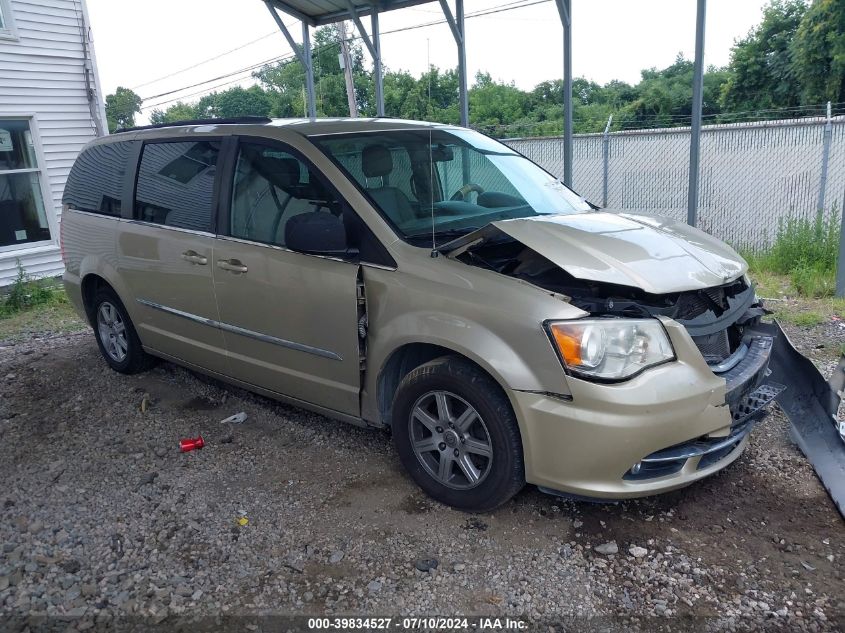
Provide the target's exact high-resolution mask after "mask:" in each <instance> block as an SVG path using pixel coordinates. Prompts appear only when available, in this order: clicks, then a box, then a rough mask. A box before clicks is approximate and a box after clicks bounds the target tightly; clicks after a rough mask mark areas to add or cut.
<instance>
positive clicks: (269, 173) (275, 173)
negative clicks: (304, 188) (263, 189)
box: [246, 152, 299, 190]
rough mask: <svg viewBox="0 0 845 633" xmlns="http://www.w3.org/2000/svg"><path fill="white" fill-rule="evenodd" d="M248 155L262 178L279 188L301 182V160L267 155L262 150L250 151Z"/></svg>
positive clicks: (285, 187) (251, 163)
mask: <svg viewBox="0 0 845 633" xmlns="http://www.w3.org/2000/svg"><path fill="white" fill-rule="evenodd" d="M246 157H247V159H248V160H249V163H250V165H252V168H253V169H254V170H255V171H256V172H258V174H259V175H260V176H261V177H262V178H264V179H265V180H268V181H269V182H271V183H272V184H274V185H276V186H277V187H278V188H279V189H282V190H284V189H287V188H290V187H292V186H293V185H298V184H299V161H298V160H296V159H295V158H281V157H279V156H267V155H265V154H264V153H262V152H250V153H249V154H247V155H246Z"/></svg>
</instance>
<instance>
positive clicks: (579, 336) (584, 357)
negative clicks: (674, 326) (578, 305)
mask: <svg viewBox="0 0 845 633" xmlns="http://www.w3.org/2000/svg"><path fill="white" fill-rule="evenodd" d="M546 328H547V331H548V333H549V337H550V338H551V340H552V343H553V345H554V346H555V349H556V350H557V352H558V355H559V357H560V359H561V361H562V362H563V364H564V366H565V367H566V369H567V370H569V371H570V372H572V373H573V374H575V375H578V376H582V377H584V378H592V379H598V380H605V381H619V380H625V379H627V378H631V377H632V376H635V375H636V374H638V373H640V372H641V371H643V370H644V369H646V368H648V367H653V366H654V365H660V364H661V363H665V362H668V361H671V360H675V351H674V350H673V349H672V344H671V343H670V342H669V337H668V335H667V334H666V330H665V329H663V324H661V323H660V321H658V320H657V319H579V320H577V321H550V322H548V323H547V324H546Z"/></svg>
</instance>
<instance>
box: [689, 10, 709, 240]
mask: <svg viewBox="0 0 845 633" xmlns="http://www.w3.org/2000/svg"><path fill="white" fill-rule="evenodd" d="M706 14H707V0H698V10H697V11H696V15H695V65H694V68H693V77H692V125H691V129H690V144H689V188H688V192H687V224H689V225H690V226H695V225H696V222H697V220H698V217H697V216H698V177H699V169H700V163H699V160H700V154H701V106H702V99H703V93H704V24H705V22H706Z"/></svg>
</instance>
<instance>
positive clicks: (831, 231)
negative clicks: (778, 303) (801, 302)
mask: <svg viewBox="0 0 845 633" xmlns="http://www.w3.org/2000/svg"><path fill="white" fill-rule="evenodd" d="M839 233H840V222H839V214H838V213H837V212H836V211H834V212H833V213H832V214H830V216H829V217H825V216H824V214H822V213H818V214H816V217H815V218H814V219H812V220H810V219H807V218H792V217H790V218H785V219H782V220H781V221H780V222H779V223H778V232H777V236H776V238H775V242H774V244H772V247H771V248H770V249H768V250H762V251H760V250H758V251H749V250H746V251H743V252H742V255H743V257H745V260H746V261H747V262H748V266H749V271H750V273H751V274H752V275H755V276H756V277H757V278H758V279H759V281H758V283H759V285H760V293H761V294H763V295H765V294H766V293H767V292H769V291H777V288H775V287H774V286H773V285H772V284H773V283H782V279H779V278H782V277H787V278H788V280H789V283H790V285H791V287H792V289H793V290H794V291H795V292H797V293H798V294H799V295H800V296H802V297H809V298H821V297H832V296H833V294H834V291H835V290H836V260H837V257H838V255H839Z"/></svg>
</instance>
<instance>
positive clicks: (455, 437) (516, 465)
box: [392, 356, 525, 512]
mask: <svg viewBox="0 0 845 633" xmlns="http://www.w3.org/2000/svg"><path fill="white" fill-rule="evenodd" d="M392 420H393V439H394V444H395V445H396V450H397V452H398V453H399V458H400V460H401V461H402V465H403V466H404V467H405V469H406V470H407V471H408V473H409V474H410V475H411V478H412V479H413V480H414V481H415V482H416V483H417V485H419V486H420V488H422V489H423V490H424V491H425V492H426V493H427V494H428V495H429V496H430V497H432V498H434V499H436V500H437V501H440V502H441V503H445V504H447V505H450V506H453V507H455V508H459V509H461V510H469V511H472V512H486V511H489V510H492V509H494V508H496V507H498V506H500V505H502V504H503V503H505V502H506V501H508V500H509V499H510V498H511V497H513V496H514V495H515V494H516V493H517V492H519V491H520V490H521V489H522V487H523V486H524V485H525V465H524V461H523V460H524V458H523V452H522V440H521V437H520V434H519V426H518V425H517V422H516V417H515V416H514V413H513V410H512V408H511V406H510V402H509V401H508V399H507V397H506V396H505V394H504V393H503V392H502V390H501V388H500V387H499V385H498V384H496V382H495V381H493V379H492V378H490V377H489V376H488V375H487V374H485V373H484V372H482V371H481V370H480V369H479V368H478V367H476V366H475V365H473V364H472V363H470V362H469V361H466V360H464V359H462V358H458V357H454V356H444V357H442V358H438V359H435V360H433V361H431V362H428V363H426V364H424V365H421V366H420V367H417V368H416V369H414V370H413V371H412V372H411V373H409V374H408V375H407V376H405V378H404V379H403V380H402V382H401V383H400V384H399V388H398V389H397V392H396V396H395V398H394V400H393V412H392Z"/></svg>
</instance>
